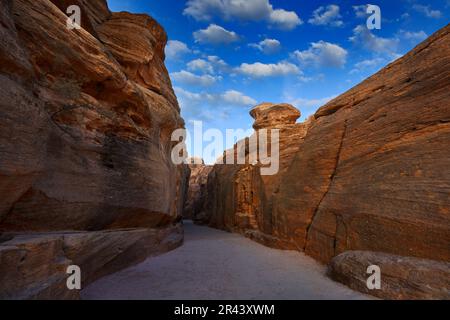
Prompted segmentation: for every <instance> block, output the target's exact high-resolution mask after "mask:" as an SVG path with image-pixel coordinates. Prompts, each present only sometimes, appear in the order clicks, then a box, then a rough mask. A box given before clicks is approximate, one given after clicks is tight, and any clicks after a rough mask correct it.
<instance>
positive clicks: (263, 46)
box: [249, 39, 281, 54]
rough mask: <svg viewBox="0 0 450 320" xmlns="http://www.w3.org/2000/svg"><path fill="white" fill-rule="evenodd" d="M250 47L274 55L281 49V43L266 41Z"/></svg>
mask: <svg viewBox="0 0 450 320" xmlns="http://www.w3.org/2000/svg"><path fill="white" fill-rule="evenodd" d="M249 46H250V47H252V48H255V49H258V50H260V51H261V52H263V53H265V54H273V53H276V52H278V51H279V50H280V49H281V43H280V41H278V40H276V39H264V40H263V41H261V42H259V43H250V44H249Z"/></svg>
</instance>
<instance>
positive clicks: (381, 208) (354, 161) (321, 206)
mask: <svg viewBox="0 0 450 320" xmlns="http://www.w3.org/2000/svg"><path fill="white" fill-rule="evenodd" d="M449 85H450V25H448V26H446V27H444V28H443V29H442V30H440V31H438V32H437V33H435V34H434V35H433V36H431V37H430V38H429V39H427V40H426V41H425V42H423V43H422V44H420V45H419V46H418V47H416V48H415V49H413V50H412V51H411V52H409V53H408V54H406V55H405V56H403V57H402V58H400V59H398V60H396V61H395V62H393V63H391V64H390V65H389V66H387V67H386V68H384V69H383V70H381V71H380V72H378V73H377V74H375V75H373V76H372V77H370V78H369V79H367V80H365V81H364V82H362V83H361V84H359V85H358V86H356V87H355V88H353V89H351V90H350V91H348V92H346V93H345V94H343V95H341V96H339V97H337V98H336V99H334V100H333V101H331V102H329V103H328V104H327V105H325V106H323V107H322V108H320V109H319V110H318V111H317V113H316V114H315V116H314V118H313V119H310V120H309V121H308V122H307V123H305V124H298V125H294V124H293V123H294V122H295V119H297V118H296V117H298V114H297V113H296V112H295V111H294V110H293V109H292V108H291V107H289V106H286V105H278V106H273V105H270V104H263V105H261V106H259V107H257V108H256V110H255V111H253V112H252V115H253V116H255V117H256V123H255V129H256V130H261V129H262V128H268V127H274V128H277V127H280V128H281V132H280V163H281V165H280V168H281V170H280V172H279V174H277V175H275V176H262V175H261V174H260V166H259V164H258V163H256V164H247V165H243V166H237V165H231V166H230V165H215V166H214V169H213V171H212V172H211V174H210V176H209V181H208V197H207V201H206V203H207V208H208V214H209V224H210V225H211V226H214V227H217V228H221V229H225V230H229V231H237V232H242V233H244V234H246V235H248V236H249V237H252V238H253V239H255V240H257V241H260V242H262V243H264V244H266V245H269V246H274V247H277V248H282V249H296V250H299V251H305V252H306V253H307V254H308V255H310V256H312V257H314V258H316V259H317V260H319V261H321V262H323V263H329V262H330V261H331V260H332V259H333V257H335V256H337V255H339V254H341V253H343V252H346V251H353V250H362V251H373V252H381V253H383V254H392V255H395V256H403V257H415V258H417V259H418V260H420V259H423V260H424V261H423V264H420V265H421V268H422V269H421V270H422V271H423V272H426V273H427V274H431V273H432V272H433V270H434V269H433V268H434V266H432V264H430V263H428V262H425V260H426V261H429V260H434V261H440V262H449V261H450V250H449V248H450V197H449V196H448V195H449V194H450V171H449V170H447V169H446V168H448V167H449V166H450V149H449V148H448V147H447V146H448V145H450V108H449V105H450V91H449V90H448V87H449ZM271 110H273V111H271ZM272 124H273V125H272ZM285 124H288V126H287V127H285ZM287 128H291V129H287ZM283 130H284V132H283ZM286 150H289V151H286ZM232 152H233V151H232ZM234 152H236V151H234ZM356 255H357V254H356ZM361 259H362V257H361ZM355 260H357V259H356V258H355ZM418 260H411V261H418ZM436 263H437V264H439V263H438V262H436ZM428 267H429V269H427V268H428ZM403 268H406V267H405V266H403V265H399V267H398V269H397V270H394V271H392V272H391V273H390V275H392V278H391V279H389V281H390V283H391V284H392V286H394V283H395V286H398V287H399V288H400V287H404V288H403V289H402V290H404V291H405V292H406V291H408V290H410V289H411V288H413V287H414V286H415V285H414V283H416V282H414V281H415V280H414V281H413V282H411V283H405V279H404V278H402V276H401V274H402V269H403ZM336 269H337V268H336ZM425 269H427V270H425ZM349 277H351V275H350V276H349ZM408 281H409V280H408ZM343 282H345V283H350V282H351V281H350V280H345V281H343ZM434 284H435V282H430V286H434ZM444 285H447V284H446V283H444ZM418 286H420V285H419V284H418ZM436 288H441V287H433V288H429V290H428V291H427V293H426V294H423V295H419V294H418V295H417V297H419V296H420V297H428V298H430V297H438V298H439V297H443V295H442V292H444V296H445V293H447V298H448V285H447V291H445V290H444V291H442V290H441V289H436ZM389 290H391V289H389ZM436 290H437V291H436ZM436 292H440V293H439V294H437V293H436ZM434 293H436V295H435V294H434ZM380 296H382V297H387V298H391V297H395V296H396V294H392V295H391V294H390V293H381V294H380ZM397 296H398V297H406V295H405V296H402V295H400V294H398V295H397ZM407 296H409V297H414V295H413V294H411V293H408V295H407Z"/></svg>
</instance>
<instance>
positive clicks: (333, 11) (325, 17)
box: [308, 4, 344, 27]
mask: <svg viewBox="0 0 450 320" xmlns="http://www.w3.org/2000/svg"><path fill="white" fill-rule="evenodd" d="M341 18H342V16H341V14H340V8H339V6H337V5H335V4H331V5H328V6H326V7H324V6H322V7H319V8H317V9H316V10H314V12H313V16H312V18H311V19H309V20H308V22H309V23H310V24H313V25H316V26H330V27H342V26H343V25H344V22H343V21H342V20H341Z"/></svg>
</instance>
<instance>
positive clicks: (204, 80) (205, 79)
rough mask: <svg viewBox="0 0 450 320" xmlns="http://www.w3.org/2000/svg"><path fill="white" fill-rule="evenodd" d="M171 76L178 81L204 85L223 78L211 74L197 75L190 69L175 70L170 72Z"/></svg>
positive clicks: (209, 84) (191, 84)
mask: <svg viewBox="0 0 450 320" xmlns="http://www.w3.org/2000/svg"><path fill="white" fill-rule="evenodd" d="M170 76H171V78H172V79H173V80H174V81H175V82H177V83H182V84H186V85H190V86H202V87H208V86H212V85H213V84H215V83H216V82H217V81H219V80H221V78H220V77H214V76H211V75H209V74H204V75H201V76H199V75H196V74H193V73H191V72H189V71H185V70H181V71H179V72H173V73H171V74H170Z"/></svg>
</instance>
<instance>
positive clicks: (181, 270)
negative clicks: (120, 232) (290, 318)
mask: <svg viewBox="0 0 450 320" xmlns="http://www.w3.org/2000/svg"><path fill="white" fill-rule="evenodd" d="M184 224H185V233H186V234H185V244H184V245H183V246H181V247H180V248H178V249H176V250H174V251H172V252H169V253H167V254H163V255H161V256H158V257H153V258H149V259H147V260H146V261H144V262H143V263H141V264H139V265H136V266H134V267H131V268H128V269H125V270H122V271H121V272H118V273H115V274H112V275H109V276H107V277H104V278H102V279H100V280H98V281H96V282H94V283H92V284H91V285H89V286H88V287H87V288H85V289H84V290H83V291H82V298H83V299H183V300H184V299H193V300H197V299H367V298H368V297H367V296H364V295H362V294H360V293H357V292H355V291H352V290H351V289H348V288H347V287H345V286H343V285H341V284H339V283H336V282H333V281H332V280H330V279H328V278H327V277H326V276H325V267H324V266H321V265H320V264H318V263H317V262H315V261H314V260H313V259H311V258H309V257H307V256H305V255H304V254H302V253H299V252H295V251H282V250H275V249H270V248H267V247H264V246H262V245H260V244H258V243H256V242H253V241H251V240H249V239H246V238H245V237H243V236H241V235H238V234H230V233H227V232H223V231H220V230H215V229H211V228H207V227H201V226H196V225H194V224H193V223H192V222H190V221H185V222H184Z"/></svg>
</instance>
